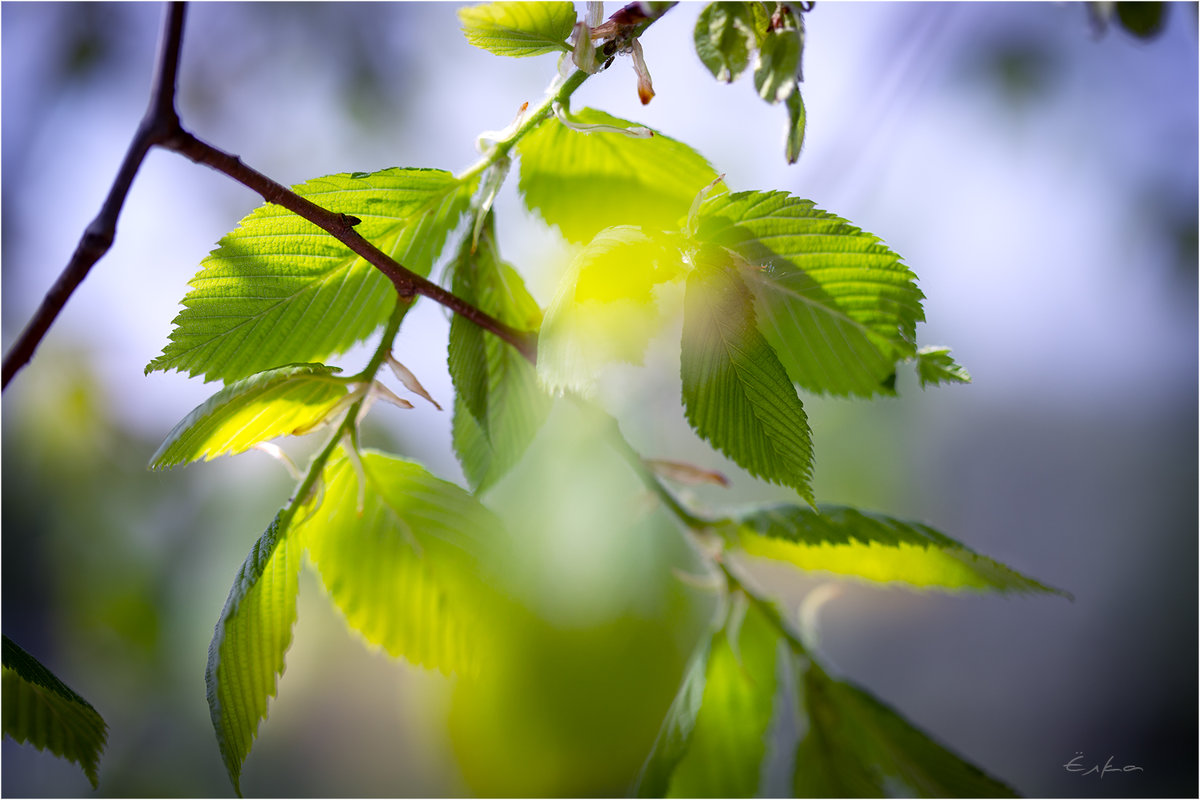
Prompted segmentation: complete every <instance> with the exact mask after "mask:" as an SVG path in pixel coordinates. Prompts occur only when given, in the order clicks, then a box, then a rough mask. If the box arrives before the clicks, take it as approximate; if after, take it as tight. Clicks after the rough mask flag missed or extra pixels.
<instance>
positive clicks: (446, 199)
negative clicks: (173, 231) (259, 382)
mask: <svg viewBox="0 0 1200 800" xmlns="http://www.w3.org/2000/svg"><path fill="white" fill-rule="evenodd" d="M471 189H472V185H471V184H469V183H468V184H463V183H460V182H459V181H458V180H457V179H456V178H455V177H454V176H453V175H451V174H450V173H448V172H443V171H441V170H425V169H387V170H383V171H382V172H376V173H372V174H366V173H361V172H356V173H353V174H339V175H330V176H328V177H325V178H317V179H315V180H311V181H309V182H308V183H305V184H302V185H300V186H297V187H295V191H296V193H297V194H299V195H301V196H303V197H306V198H307V199H309V200H311V201H313V202H314V203H316V204H317V205H320V206H322V207H323V208H326V209H328V210H330V211H334V212H339V213H343V214H349V215H351V216H355V217H357V218H359V219H361V220H362V222H361V223H360V224H359V225H358V226H357V227H356V228H355V230H356V231H357V232H358V233H360V234H361V235H362V236H363V237H364V238H366V239H367V240H369V241H370V242H372V243H373V244H375V245H376V246H377V247H379V248H380V249H381V250H383V252H385V253H387V254H388V255H390V256H392V257H393V258H395V259H396V260H397V261H399V262H400V263H401V264H403V265H404V266H405V267H407V268H408V269H410V270H412V271H413V272H417V273H420V274H422V275H427V274H428V273H429V270H430V269H431V267H432V266H433V263H434V261H435V260H436V259H437V257H438V255H439V254H440V253H441V250H442V246H443V245H444V244H445V240H446V235H447V234H448V233H449V232H450V231H451V230H452V229H453V228H454V226H455V225H456V224H457V223H458V219H459V217H460V216H461V215H462V213H463V211H464V210H465V208H466V206H467V203H468V200H469V198H470V193H471ZM191 286H192V291H190V292H189V293H188V294H187V296H186V297H185V298H184V299H183V305H184V309H183V311H181V312H180V313H179V315H178V316H177V317H176V318H175V327H174V329H173V330H172V331H171V337H170V338H171V341H170V342H169V343H168V344H167V346H166V347H165V348H164V349H163V353H162V355H160V356H159V357H158V358H156V359H154V360H153V361H151V362H150V364H149V365H148V366H147V367H146V371H147V372H151V371H153V370H159V369H161V370H168V369H177V370H179V371H181V372H187V373H188V374H189V375H198V374H203V375H204V379H205V380H206V381H210V380H215V379H221V380H224V381H232V380H237V379H239V378H245V377H247V376H250V375H253V374H255V373H257V372H262V371H263V370H265V369H270V368H272V367H278V366H280V365H283V364H288V363H299V362H316V361H324V360H325V359H326V358H327V357H328V356H330V355H332V354H334V353H340V352H343V351H345V350H346V349H348V348H349V347H350V346H351V345H353V344H355V343H356V342H358V341H360V340H362V339H364V338H366V337H367V336H369V335H370V334H371V333H372V332H373V331H374V330H375V329H376V328H378V327H379V326H380V325H382V324H383V323H384V322H385V321H386V320H387V318H388V316H389V315H390V314H391V313H392V309H393V308H394V307H395V300H396V291H395V289H394V287H393V286H392V284H391V282H390V281H389V280H388V279H387V278H386V277H385V276H384V275H383V274H382V273H381V272H379V271H378V270H377V269H375V268H374V267H372V266H371V265H370V264H368V263H367V262H366V261H364V260H362V259H361V258H359V257H358V256H357V255H355V254H354V253H353V252H352V251H351V250H350V249H349V248H347V247H346V246H344V245H343V244H342V243H341V242H339V241H337V239H335V238H334V237H333V236H331V235H329V234H327V233H326V232H325V231H323V230H321V229H320V228H318V227H317V226H315V225H313V224H312V223H310V222H308V221H306V220H304V219H303V218H301V217H299V216H297V215H296V214H293V213H292V212H290V211H288V210H286V209H284V208H283V207H282V206H277V205H273V204H270V203H268V204H266V205H264V206H261V207H260V208H258V209H257V210H255V211H253V212H252V213H251V214H250V215H249V216H247V217H245V218H244V219H243V220H242V221H241V223H240V224H239V225H238V227H237V229H236V230H234V231H233V232H231V233H229V234H227V235H226V236H225V237H224V238H222V239H221V241H220V243H219V246H218V247H217V249H216V250H214V251H213V252H212V253H211V254H210V255H209V256H208V257H207V258H206V259H204V261H203V262H202V264H201V270H200V272H199V273H197V275H196V276H195V277H194V278H193V279H192V281H191Z"/></svg>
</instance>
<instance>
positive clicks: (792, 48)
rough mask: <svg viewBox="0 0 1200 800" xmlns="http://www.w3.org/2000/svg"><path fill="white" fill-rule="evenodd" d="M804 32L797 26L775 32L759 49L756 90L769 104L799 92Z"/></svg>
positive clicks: (771, 31)
mask: <svg viewBox="0 0 1200 800" xmlns="http://www.w3.org/2000/svg"><path fill="white" fill-rule="evenodd" d="M803 49H804V30H803V28H800V27H797V26H795V25H791V26H783V27H779V28H772V29H771V30H770V31H768V32H767V35H766V37H765V38H764V39H763V42H762V45H761V46H760V47H759V49H758V62H757V63H756V64H755V67H754V88H755V90H756V91H757V92H758V95H759V97H761V98H762V99H763V100H766V101H767V102H768V103H778V102H780V101H782V100H786V99H787V98H788V96H789V95H791V94H792V92H795V91H798V90H799V88H800V85H799V76H800V53H801V51H802V50H803Z"/></svg>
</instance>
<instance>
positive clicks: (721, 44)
mask: <svg viewBox="0 0 1200 800" xmlns="http://www.w3.org/2000/svg"><path fill="white" fill-rule="evenodd" d="M756 12H757V14H756ZM758 15H761V16H762V17H763V18H764V19H763V22H765V17H766V11H765V10H764V9H763V8H762V3H710V4H709V5H708V7H707V8H705V9H704V10H703V11H701V12H700V17H699V18H698V19H697V20H696V27H695V30H694V31H693V33H692V38H693V40H694V42H695V45H696V55H698V56H699V57H700V60H701V61H702V62H704V66H706V67H708V71H709V72H711V73H712V74H713V77H714V78H716V79H717V80H719V81H724V82H725V83H732V82H733V81H735V80H736V79H737V78H738V76H739V75H741V74H742V73H743V72H745V70H746V67H748V66H749V65H750V53H751V52H752V51H753V50H754V49H755V48H756V47H757V45H758V36H757V35H756V33H755V31H756V26H757V24H758V20H756V16H758ZM764 30H765V26H764Z"/></svg>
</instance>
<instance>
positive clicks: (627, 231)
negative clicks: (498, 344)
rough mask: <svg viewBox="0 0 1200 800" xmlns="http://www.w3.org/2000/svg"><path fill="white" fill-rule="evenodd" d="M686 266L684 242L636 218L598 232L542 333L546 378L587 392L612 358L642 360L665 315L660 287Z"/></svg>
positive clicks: (567, 278) (555, 386)
mask: <svg viewBox="0 0 1200 800" xmlns="http://www.w3.org/2000/svg"><path fill="white" fill-rule="evenodd" d="M684 274H685V273H684V265H683V260H682V256H681V255H680V252H679V248H678V247H677V246H675V245H674V244H673V243H672V242H671V241H670V240H669V239H667V238H665V237H662V236H656V235H653V234H651V233H648V232H647V231H645V230H643V229H641V228H633V227H629V226H618V227H614V228H608V229H606V230H604V231H601V232H600V233H598V234H597V235H596V236H595V238H593V239H592V240H591V241H590V242H589V243H588V244H587V246H586V247H584V248H583V249H582V250H581V251H579V253H578V254H577V255H576V257H575V260H574V261H573V262H572V263H571V267H570V269H568V270H567V273H566V274H565V275H564V276H563V278H562V280H561V281H560V282H559V290H558V293H557V294H556V296H555V298H554V301H553V302H552V303H551V304H550V308H549V309H548V310H547V311H546V320H545V323H544V324H543V325H542V331H541V334H540V336H539V337H538V360H537V371H538V377H539V378H540V379H541V381H542V385H544V386H545V387H547V388H548V389H550V390H551V391H555V392H561V391H563V390H571V391H577V392H580V393H583V394H587V393H588V392H590V391H591V390H592V388H593V386H594V383H595V381H596V378H597V373H598V371H599V370H600V368H601V367H603V366H605V365H606V364H609V363H612V362H616V361H624V362H628V363H631V364H640V363H641V362H642V355H643V353H644V352H645V349H646V344H647V343H648V342H649V341H650V339H652V338H653V337H654V336H655V335H657V334H658V333H659V332H660V331H661V330H662V327H663V323H664V321H665V314H664V313H663V310H662V307H661V306H662V305H663V304H662V303H660V297H661V293H662V292H661V290H660V287H662V286H663V285H664V284H669V283H672V282H675V281H678V280H679V279H681V278H682V277H683V276H684Z"/></svg>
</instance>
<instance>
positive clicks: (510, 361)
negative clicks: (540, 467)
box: [448, 225, 550, 490]
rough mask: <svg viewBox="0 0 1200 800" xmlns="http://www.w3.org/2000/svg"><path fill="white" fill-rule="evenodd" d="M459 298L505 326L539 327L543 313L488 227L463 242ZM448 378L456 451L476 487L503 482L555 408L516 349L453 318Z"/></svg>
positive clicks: (457, 274) (458, 264) (457, 278)
mask: <svg viewBox="0 0 1200 800" xmlns="http://www.w3.org/2000/svg"><path fill="white" fill-rule="evenodd" d="M453 288H454V293H455V294H456V295H458V296H459V297H461V298H462V299H463V300H466V301H467V302H469V303H472V304H474V305H475V306H477V307H478V308H480V309H482V310H483V311H486V312H487V313H489V314H491V315H492V316H493V317H496V318H497V319H499V320H500V321H501V322H504V323H506V324H508V325H511V326H513V327H514V328H518V329H521V330H537V328H538V326H539V325H540V322H541V316H542V312H541V309H539V308H538V306H537V303H536V302H535V301H534V299H533V298H532V297H531V296H530V295H529V292H527V291H526V290H525V283H524V282H523V281H522V280H521V276H520V275H518V274H517V271H516V270H514V269H513V268H512V267H511V266H509V265H508V264H505V263H503V262H501V261H500V260H499V254H498V253H497V252H496V243H495V235H494V233H493V231H492V227H491V226H490V225H488V226H486V227H485V228H484V229H483V230H482V231H481V236H480V238H479V244H478V247H477V248H475V250H474V252H472V250H471V246H470V241H469V240H468V241H465V242H464V244H463V248H462V251H461V252H460V253H459V257H458V259H457V260H456V262H455V265H454V283H453ZM448 361H449V367H450V377H451V378H452V379H453V380H454V388H455V392H456V396H455V403H454V428H453V434H454V449H455V452H456V453H457V454H458V459H459V462H460V463H461V464H462V467H463V472H464V474H466V476H467V480H468V481H470V483H471V485H472V486H473V487H475V488H476V489H477V490H479V489H484V488H487V487H488V486H490V485H491V484H492V483H494V482H495V481H496V480H498V479H499V478H500V477H501V476H503V475H504V473H505V472H506V471H507V470H508V468H509V467H510V466H512V465H513V463H515V462H516V460H517V459H518V458H519V457H520V456H521V454H522V453H523V452H524V451H525V448H526V447H527V446H528V444H529V442H530V440H531V439H533V436H534V434H535V433H537V430H538V428H540V427H541V425H542V422H543V420H545V418H546V413H547V412H548V411H549V408H550V398H549V397H548V396H547V395H546V394H545V393H544V392H543V391H542V390H541V387H539V386H538V381H537V373H536V372H535V371H534V368H533V365H532V364H530V363H529V361H528V360H526V359H525V357H524V356H522V355H521V354H520V353H519V352H517V351H516V350H515V349H514V348H512V347H511V346H509V345H508V344H506V343H504V342H502V341H500V339H498V338H497V337H495V336H493V335H491V334H490V333H486V332H485V331H484V330H483V329H482V328H480V327H479V326H478V325H475V324H474V323H472V322H470V321H468V320H466V319H464V318H463V317H461V316H457V315H456V316H455V317H454V319H452V320H451V321H450V346H449V351H448Z"/></svg>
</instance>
